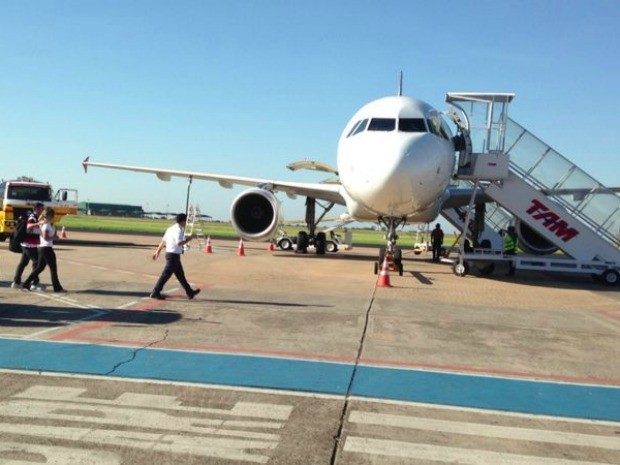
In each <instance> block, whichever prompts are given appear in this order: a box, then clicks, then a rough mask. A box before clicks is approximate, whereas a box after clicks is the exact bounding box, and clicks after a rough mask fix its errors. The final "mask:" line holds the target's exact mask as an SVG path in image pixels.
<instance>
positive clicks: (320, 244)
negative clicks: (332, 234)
mask: <svg viewBox="0 0 620 465" xmlns="http://www.w3.org/2000/svg"><path fill="white" fill-rule="evenodd" d="M326 242H327V239H326V237H325V233H324V232H320V233H317V235H316V238H315V239H314V247H315V248H316V254H317V255H325V246H326Z"/></svg>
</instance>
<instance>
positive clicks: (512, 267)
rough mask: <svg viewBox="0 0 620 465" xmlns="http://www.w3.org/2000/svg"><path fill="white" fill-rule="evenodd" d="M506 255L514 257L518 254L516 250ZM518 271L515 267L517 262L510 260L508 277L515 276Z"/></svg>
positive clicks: (508, 251)
mask: <svg viewBox="0 0 620 465" xmlns="http://www.w3.org/2000/svg"><path fill="white" fill-rule="evenodd" d="M504 255H510V256H514V255H517V252H516V251H515V250H506V251H505V252H504ZM516 270H517V268H516V267H515V262H514V261H512V260H510V261H509V262H508V276H514V274H515V271H516Z"/></svg>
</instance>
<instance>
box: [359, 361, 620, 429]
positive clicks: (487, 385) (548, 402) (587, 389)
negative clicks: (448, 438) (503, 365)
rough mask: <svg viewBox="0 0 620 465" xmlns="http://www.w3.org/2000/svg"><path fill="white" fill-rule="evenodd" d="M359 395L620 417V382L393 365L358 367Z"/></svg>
mask: <svg viewBox="0 0 620 465" xmlns="http://www.w3.org/2000/svg"><path fill="white" fill-rule="evenodd" d="M352 394H353V395H356V396H360V397H372V398H381V399H393V400H404V401H415V402H422V403H430V404H441V405H457V406H462V407H474V408H483V409H493V410H506V411H510V412H521V413H532V414H537V415H551V416H561V417H576V418H589V419H599V420H613V421H620V388H617V387H612V386H590V385H582V384H566V383H552V382H540V381H528V380H524V379H511V378H496V377H488V376H475V375H460V374H455V373H437V372H427V371H420V370H399V369H394V368H379V367H366V366H362V367H359V368H358V372H357V375H356V378H355V384H354V386H353V389H352Z"/></svg>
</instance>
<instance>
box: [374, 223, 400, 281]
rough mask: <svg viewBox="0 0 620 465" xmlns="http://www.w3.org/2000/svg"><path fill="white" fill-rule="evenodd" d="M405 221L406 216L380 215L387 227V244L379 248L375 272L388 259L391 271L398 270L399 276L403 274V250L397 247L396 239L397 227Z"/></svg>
mask: <svg viewBox="0 0 620 465" xmlns="http://www.w3.org/2000/svg"><path fill="white" fill-rule="evenodd" d="M405 221H406V220H405V218H384V217H379V223H382V224H383V225H384V226H385V227H386V229H387V233H386V235H385V238H386V239H387V245H386V247H381V249H379V261H378V262H375V264H374V271H375V274H377V273H378V272H379V270H380V269H381V267H382V266H383V262H384V260H387V264H388V267H389V269H390V270H391V271H395V272H398V275H399V276H402V275H403V251H402V249H401V248H400V247H396V241H397V240H398V234H396V229H397V228H398V227H399V226H401V225H404V224H405Z"/></svg>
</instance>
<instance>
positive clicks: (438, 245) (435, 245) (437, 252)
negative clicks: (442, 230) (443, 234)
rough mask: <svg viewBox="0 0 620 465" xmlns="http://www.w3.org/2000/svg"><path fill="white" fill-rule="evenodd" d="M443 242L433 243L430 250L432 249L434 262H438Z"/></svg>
mask: <svg viewBox="0 0 620 465" xmlns="http://www.w3.org/2000/svg"><path fill="white" fill-rule="evenodd" d="M442 244H443V242H433V244H432V248H433V261H434V262H438V261H439V256H440V255H441V246H442Z"/></svg>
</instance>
